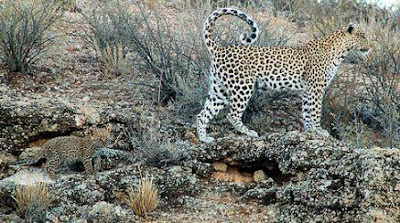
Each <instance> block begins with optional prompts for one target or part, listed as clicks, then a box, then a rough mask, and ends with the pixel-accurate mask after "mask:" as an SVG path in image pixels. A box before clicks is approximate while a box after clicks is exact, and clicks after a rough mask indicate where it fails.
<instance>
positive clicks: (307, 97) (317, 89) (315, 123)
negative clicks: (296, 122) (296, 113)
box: [302, 82, 330, 137]
mask: <svg viewBox="0 0 400 223" xmlns="http://www.w3.org/2000/svg"><path fill="white" fill-rule="evenodd" d="M323 97H324V88H323V84H319V83H317V82H313V83H310V84H307V86H306V88H305V91H304V93H303V106H302V114H303V123H304V131H307V132H315V133H317V134H319V135H322V136H326V137H328V136H330V134H329V132H328V131H326V130H324V129H322V128H321V116H322V100H323Z"/></svg>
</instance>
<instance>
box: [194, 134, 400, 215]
mask: <svg viewBox="0 0 400 223" xmlns="http://www.w3.org/2000/svg"><path fill="white" fill-rule="evenodd" d="M190 156H191V157H192V158H193V159H197V160H198V161H199V162H203V163H213V162H215V160H221V161H223V162H225V163H228V164H229V165H232V166H235V167H236V168H238V169H243V170H246V169H256V170H262V171H263V172H265V174H266V175H267V176H268V177H271V178H272V179H273V180H274V181H275V183H273V184H266V185H262V183H258V184H257V185H256V186H255V187H253V188H250V189H249V190H248V191H247V192H245V193H244V194H243V198H244V199H260V200H262V201H263V202H264V203H266V204H270V205H272V204H273V205H274V211H275V212H276V213H275V214H271V215H273V216H275V218H276V219H277V221H278V222H290V221H294V222H310V221H311V222H313V221H323V222H372V221H375V220H378V221H381V220H382V221H386V220H387V221H388V222H395V221H398V220H399V219H400V211H399V209H398V207H399V206H400V191H399V188H400V186H399V182H400V150H398V149H381V148H373V149H354V148H351V147H349V146H347V145H345V144H343V143H341V142H340V141H337V140H335V139H333V138H323V137H320V136H318V135H314V134H310V133H299V132H297V131H293V132H288V133H284V134H281V133H276V134H270V135H268V136H266V137H265V140H263V142H262V143H260V141H259V140H257V139H252V138H248V137H244V136H237V137H230V136H228V137H225V138H220V139H217V140H216V143H215V144H214V145H205V144H200V145H197V146H194V147H193V148H192V150H191V154H190ZM261 182H262V181H261ZM315 210H318V211H315Z"/></svg>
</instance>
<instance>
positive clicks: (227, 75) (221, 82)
mask: <svg viewBox="0 0 400 223" xmlns="http://www.w3.org/2000/svg"><path fill="white" fill-rule="evenodd" d="M223 15H233V16H237V17H239V18H240V19H242V20H244V21H245V22H247V24H248V25H249V26H250V27H251V33H250V34H249V35H245V34H242V35H241V42H242V45H236V46H228V47H222V46H220V45H218V44H217V43H216V42H215V41H214V39H213V38H212V31H213V28H214V26H215V22H216V20H217V18H219V17H221V16H223ZM258 34H259V29H258V27H257V24H256V23H255V22H254V20H253V19H252V18H251V17H249V16H248V15H246V14H245V13H244V12H242V11H239V10H236V9H232V8H221V9H218V10H216V11H214V12H213V13H212V14H211V15H210V16H209V17H208V18H207V20H206V21H205V24H204V36H203V37H204V42H205V44H206V46H207V49H208V51H209V52H210V54H211V60H212V62H211V69H210V71H211V73H210V77H209V78H210V88H209V95H208V99H207V100H206V102H205V105H204V108H203V110H202V111H201V112H200V113H199V115H198V116H197V133H198V136H199V139H200V141H202V142H205V143H212V142H213V141H214V138H212V137H210V136H207V131H206V129H207V125H208V123H209V122H210V120H211V119H212V118H213V117H215V116H216V115H217V114H218V113H219V112H220V111H221V110H222V109H223V108H224V107H225V106H227V105H229V108H230V110H229V113H228V117H227V118H228V120H229V121H230V122H231V123H232V125H233V126H234V127H235V129H236V130H237V131H239V132H241V133H244V134H246V135H248V136H251V137H258V134H257V132H255V131H253V130H250V129H249V128H247V127H246V126H245V125H244V124H243V122H242V115H243V112H244V110H245V109H246V107H247V104H248V101H249V99H250V97H251V95H252V92H253V91H254V88H255V84H256V82H258V83H259V85H262V86H264V88H269V89H274V90H280V89H290V90H297V91H301V92H302V95H303V106H302V115H303V122H304V130H305V131H314V132H317V133H319V134H322V135H329V133H328V132H327V131H326V130H323V129H322V128H321V126H320V120H321V106H322V99H323V96H324V93H325V90H326V89H327V87H328V86H329V84H330V83H331V81H332V79H333V78H334V77H335V75H336V73H337V70H338V67H339V66H340V64H341V63H342V61H343V59H344V57H345V56H346V55H347V54H348V52H349V51H350V50H355V51H358V52H360V53H361V54H363V55H366V54H368V52H369V50H370V47H369V45H368V41H367V39H366V37H365V34H364V32H362V31H361V30H360V29H358V28H356V27H355V26H354V25H353V24H349V25H348V26H346V27H344V28H340V29H337V30H336V31H334V32H333V33H331V34H330V35H329V36H327V37H325V38H323V39H318V40H312V41H310V42H309V43H307V44H306V45H305V46H299V47H254V46H249V44H252V43H254V42H255V41H256V40H257V38H258Z"/></svg>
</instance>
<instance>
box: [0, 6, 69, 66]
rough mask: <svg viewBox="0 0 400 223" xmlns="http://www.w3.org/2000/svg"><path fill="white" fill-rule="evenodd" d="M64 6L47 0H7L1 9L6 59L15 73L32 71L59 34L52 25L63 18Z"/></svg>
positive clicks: (0, 33) (0, 36)
mask: <svg viewBox="0 0 400 223" xmlns="http://www.w3.org/2000/svg"><path fill="white" fill-rule="evenodd" d="M59 8H60V5H59V3H57V2H56V1H47V0H17V1H15V0H5V1H4V3H3V5H2V8H1V12H0V41H1V43H0V44H1V45H0V47H1V55H2V59H3V60H4V61H5V63H6V64H7V66H8V68H9V69H10V71H11V72H22V73H28V72H29V68H30V66H31V65H32V64H34V63H35V61H36V60H37V59H38V57H39V56H40V54H41V53H43V52H44V51H45V50H46V47H47V46H48V44H49V43H52V42H53V39H54V38H55V36H54V35H53V34H51V33H49V30H50V28H51V27H52V26H53V25H54V24H55V23H56V22H57V21H59V19H60V18H61V17H62V12H61V10H59Z"/></svg>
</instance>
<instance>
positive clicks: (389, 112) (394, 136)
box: [359, 11, 400, 147]
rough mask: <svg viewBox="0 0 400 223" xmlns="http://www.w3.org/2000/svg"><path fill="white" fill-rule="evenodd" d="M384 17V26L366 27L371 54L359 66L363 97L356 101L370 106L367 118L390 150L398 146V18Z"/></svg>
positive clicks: (399, 46)
mask: <svg viewBox="0 0 400 223" xmlns="http://www.w3.org/2000/svg"><path fill="white" fill-rule="evenodd" d="M399 14H400V11H398V12H397V15H399ZM387 16H388V17H387V18H386V19H385V21H386V22H387V23H386V24H385V25H384V26H382V25H381V24H376V23H371V24H370V25H369V30H370V31H372V32H371V44H372V48H373V51H372V52H371V54H370V55H369V57H368V58H367V59H366V60H364V61H363V63H362V65H361V68H362V70H361V71H362V74H363V81H364V86H365V89H366V92H367V94H366V95H359V98H360V100H363V101H365V102H366V103H367V105H369V106H370V108H369V109H368V112H369V115H370V116H371V117H372V119H373V120H375V121H376V122H377V123H378V124H379V126H380V127H381V129H382V130H383V133H384V134H385V136H386V138H387V146H389V147H394V146H399V145H400V42H399V39H400V30H399V28H398V27H399V26H400V16H398V17H393V15H392V14H391V13H389V14H388V15H387Z"/></svg>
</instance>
